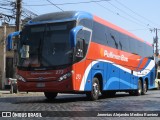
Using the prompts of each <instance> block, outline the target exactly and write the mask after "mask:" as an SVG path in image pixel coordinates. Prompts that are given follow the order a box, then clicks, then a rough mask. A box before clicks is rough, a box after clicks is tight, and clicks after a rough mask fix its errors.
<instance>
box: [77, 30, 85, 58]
mask: <svg viewBox="0 0 160 120" xmlns="http://www.w3.org/2000/svg"><path fill="white" fill-rule="evenodd" d="M76 41H77V43H76V53H75V54H76V57H79V58H83V54H84V51H83V50H84V49H83V47H84V45H83V44H84V31H83V30H80V31H79V32H78V33H77V38H76Z"/></svg>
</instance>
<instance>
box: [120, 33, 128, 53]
mask: <svg viewBox="0 0 160 120" xmlns="http://www.w3.org/2000/svg"><path fill="white" fill-rule="evenodd" d="M119 40H120V41H119V46H120V50H123V51H126V52H130V50H129V40H128V36H125V35H123V34H122V33H120V34H119Z"/></svg>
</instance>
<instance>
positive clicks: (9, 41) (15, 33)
mask: <svg viewBox="0 0 160 120" xmlns="http://www.w3.org/2000/svg"><path fill="white" fill-rule="evenodd" d="M20 33H21V32H20V31H17V32H12V33H10V34H9V35H8V37H7V50H8V51H9V50H13V40H12V38H13V37H14V36H18V35H20Z"/></svg>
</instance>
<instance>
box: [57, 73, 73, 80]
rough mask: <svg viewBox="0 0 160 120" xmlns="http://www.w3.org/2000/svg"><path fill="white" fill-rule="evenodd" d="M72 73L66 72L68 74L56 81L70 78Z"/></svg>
mask: <svg viewBox="0 0 160 120" xmlns="http://www.w3.org/2000/svg"><path fill="white" fill-rule="evenodd" d="M72 73H73V71H71V72H68V73H66V74H64V75H62V76H61V77H60V78H59V79H58V81H62V80H65V79H67V78H69V77H71V76H72Z"/></svg>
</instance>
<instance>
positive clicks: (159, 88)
mask: <svg viewBox="0 0 160 120" xmlns="http://www.w3.org/2000/svg"><path fill="white" fill-rule="evenodd" d="M157 90H160V82H158V86H157Z"/></svg>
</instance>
